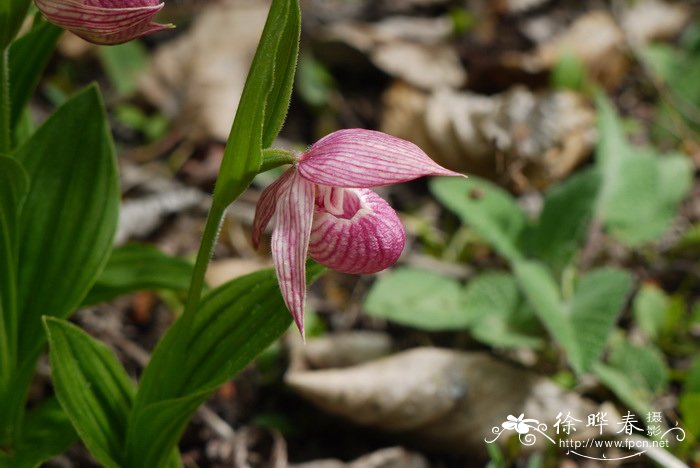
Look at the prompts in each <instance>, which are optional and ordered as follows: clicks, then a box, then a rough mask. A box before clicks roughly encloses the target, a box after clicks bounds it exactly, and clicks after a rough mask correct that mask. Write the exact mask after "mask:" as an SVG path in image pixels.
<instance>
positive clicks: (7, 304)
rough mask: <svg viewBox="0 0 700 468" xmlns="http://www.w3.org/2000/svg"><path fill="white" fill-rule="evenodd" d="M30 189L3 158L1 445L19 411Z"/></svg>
mask: <svg viewBox="0 0 700 468" xmlns="http://www.w3.org/2000/svg"><path fill="white" fill-rule="evenodd" d="M28 189H29V182H28V179H27V174H26V172H25V171H24V169H23V168H22V166H21V164H20V163H19V162H17V161H16V160H14V159H11V158H7V157H5V156H0V415H3V416H2V417H0V443H7V441H9V440H10V439H12V438H13V437H14V435H15V434H14V432H15V429H13V426H14V424H16V417H15V416H16V415H17V411H18V404H17V403H16V401H17V398H16V397H14V398H13V395H14V393H15V392H16V387H17V382H16V380H15V375H14V373H15V369H16V367H17V361H18V359H19V356H20V355H19V354H18V351H17V342H18V338H17V330H18V322H19V314H18V304H17V273H18V272H17V269H18V255H19V252H18V244H19V217H20V211H21V207H22V204H23V202H24V199H25V197H26V194H27V191H28Z"/></svg>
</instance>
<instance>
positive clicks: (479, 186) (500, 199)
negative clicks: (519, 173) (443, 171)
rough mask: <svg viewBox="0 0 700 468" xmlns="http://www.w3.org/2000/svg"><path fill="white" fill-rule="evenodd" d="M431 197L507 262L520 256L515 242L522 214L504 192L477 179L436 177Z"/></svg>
mask: <svg viewBox="0 0 700 468" xmlns="http://www.w3.org/2000/svg"><path fill="white" fill-rule="evenodd" d="M430 190H431V191H432V193H433V195H434V196H435V197H436V198H437V199H438V200H439V201H440V202H441V203H442V204H443V205H445V206H446V207H447V208H449V209H450V210H452V211H453V212H454V213H455V214H456V215H457V216H459V218H460V219H461V220H462V222H463V223H464V224H468V225H469V226H470V227H471V228H472V229H474V231H475V232H476V233H477V234H478V235H479V236H481V237H482V238H483V239H484V240H485V241H487V242H488V243H489V244H490V245H491V246H493V248H494V249H496V250H497V251H498V252H499V253H500V254H501V255H503V256H504V257H505V258H507V259H508V260H510V261H516V260H518V259H520V258H521V257H522V254H521V253H520V251H519V249H518V240H519V237H520V235H521V233H522V231H523V228H524V227H525V215H524V214H523V212H522V210H521V209H520V207H518V205H517V204H516V203H515V201H514V200H513V198H512V197H511V196H510V194H508V193H507V192H506V191H505V190H503V189H501V188H499V187H497V186H496V185H494V184H492V183H491V182H488V181H486V180H484V179H480V178H478V177H474V176H472V177H469V179H463V178H458V177H436V178H434V179H432V180H431V181H430Z"/></svg>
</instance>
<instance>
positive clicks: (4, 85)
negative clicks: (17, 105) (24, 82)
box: [0, 46, 12, 154]
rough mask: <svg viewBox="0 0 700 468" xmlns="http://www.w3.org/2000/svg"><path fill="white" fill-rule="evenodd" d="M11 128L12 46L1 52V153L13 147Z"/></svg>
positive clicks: (8, 151)
mask: <svg viewBox="0 0 700 468" xmlns="http://www.w3.org/2000/svg"><path fill="white" fill-rule="evenodd" d="M11 136H12V132H11V128H10V47H9V46H8V47H6V48H5V49H4V50H3V51H2V52H1V53H0V154H9V153H10V150H11V149H12V141H11Z"/></svg>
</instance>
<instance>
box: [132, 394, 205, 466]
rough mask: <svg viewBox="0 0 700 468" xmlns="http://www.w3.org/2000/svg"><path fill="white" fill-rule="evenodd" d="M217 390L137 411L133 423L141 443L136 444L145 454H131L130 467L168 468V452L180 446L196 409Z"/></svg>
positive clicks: (153, 404)
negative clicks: (179, 442) (178, 443)
mask: <svg viewBox="0 0 700 468" xmlns="http://www.w3.org/2000/svg"><path fill="white" fill-rule="evenodd" d="M213 391H214V389H213V388H212V389H207V390H204V391H201V392H198V393H192V394H189V395H187V396H183V397H180V398H172V399H169V400H164V401H159V402H157V403H152V404H150V405H148V406H146V407H145V408H143V409H142V410H141V411H139V412H137V413H136V414H135V415H134V416H133V417H132V419H131V421H130V426H131V427H133V428H136V429H134V430H137V431H138V433H139V434H140V436H139V437H141V440H138V441H137V442H136V443H137V444H138V446H139V449H141V450H144V451H143V452H140V453H139V452H133V451H129V456H130V457H131V458H129V459H127V465H126V466H130V467H149V468H150V467H154V468H160V467H164V466H167V463H168V458H167V455H168V453H169V452H168V449H170V450H171V452H170V453H172V448H173V447H177V442H178V440H179V439H180V436H181V434H182V432H183V431H184V430H185V427H186V426H187V423H188V421H189V420H190V418H191V417H192V414H193V413H194V412H195V411H196V410H197V408H198V407H199V406H200V405H201V404H202V403H204V402H205V401H206V400H207V398H209V396H210V395H211V393H212V392H213Z"/></svg>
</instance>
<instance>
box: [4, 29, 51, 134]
mask: <svg viewBox="0 0 700 468" xmlns="http://www.w3.org/2000/svg"><path fill="white" fill-rule="evenodd" d="M62 32H63V30H62V29H61V28H59V27H57V26H54V25H53V24H51V23H43V24H42V25H40V26H38V27H36V28H34V29H32V30H31V31H30V32H28V33H27V34H26V35H24V36H22V37H21V38H19V39H18V40H16V41H15V42H13V43H12V46H11V47H10V88H11V91H12V92H11V93H10V95H11V101H10V102H11V107H10V111H11V115H10V125H11V127H12V128H14V127H15V126H16V125H17V123H18V122H19V119H20V116H21V115H22V112H23V111H24V109H25V106H26V105H27V102H29V99H30V98H31V97H32V94H33V93H34V90H35V89H36V87H37V85H38V84H39V79H40V78H41V75H42V73H43V71H44V68H46V65H47V64H48V62H49V59H50V58H51V55H52V54H53V51H54V48H55V46H56V41H58V38H59V36H60V35H61V33H62Z"/></svg>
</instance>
